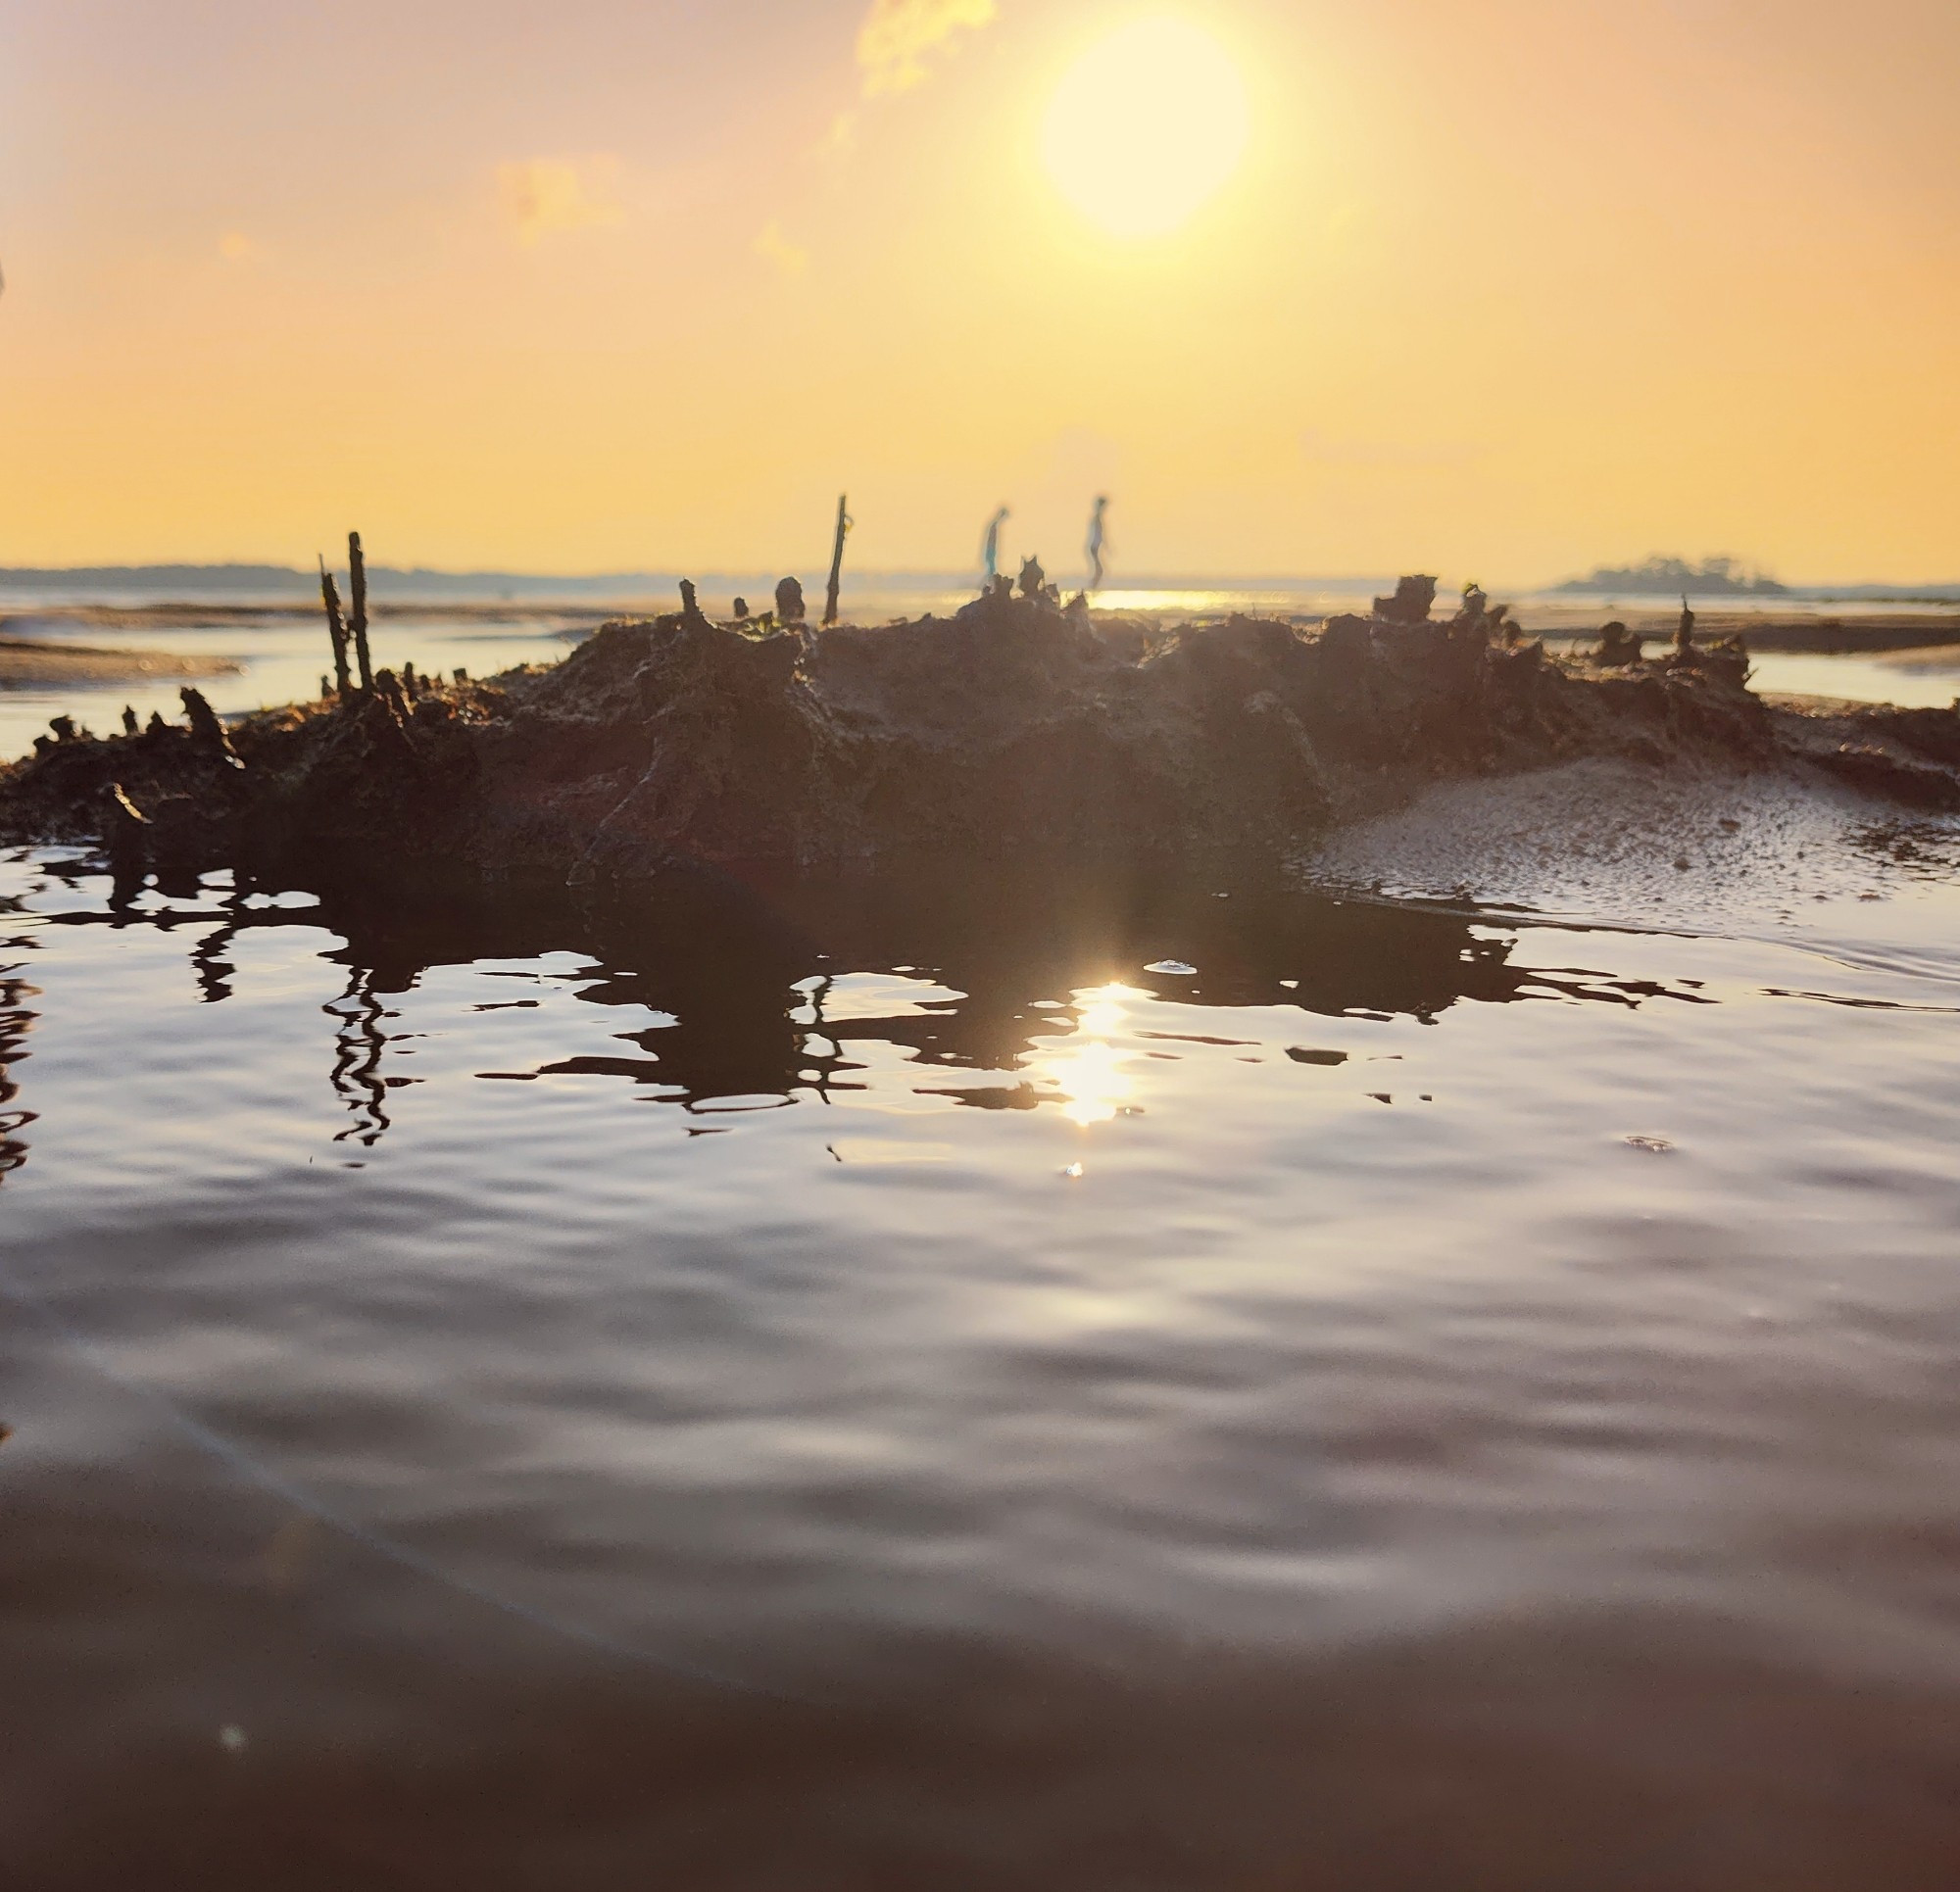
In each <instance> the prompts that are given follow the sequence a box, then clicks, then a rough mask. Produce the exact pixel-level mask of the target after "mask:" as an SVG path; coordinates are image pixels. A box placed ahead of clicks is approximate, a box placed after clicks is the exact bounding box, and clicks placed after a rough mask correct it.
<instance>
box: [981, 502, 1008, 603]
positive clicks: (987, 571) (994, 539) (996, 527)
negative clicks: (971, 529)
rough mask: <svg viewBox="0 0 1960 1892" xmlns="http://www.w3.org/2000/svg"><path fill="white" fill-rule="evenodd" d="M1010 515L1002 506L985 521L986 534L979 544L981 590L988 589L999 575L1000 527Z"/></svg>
mask: <svg viewBox="0 0 1960 1892" xmlns="http://www.w3.org/2000/svg"><path fill="white" fill-rule="evenodd" d="M1011 516H1012V515H1011V514H1010V513H1009V512H1008V510H1007V509H1006V508H1005V506H1004V507H1002V508H1001V509H1000V510H999V511H998V512H996V513H995V514H994V516H993V517H992V518H991V519H989V520H988V521H987V536H986V538H985V539H984V540H983V541H982V542H981V546H980V575H981V585H980V589H981V590H982V591H987V590H990V589H991V588H992V586H993V583H994V580H995V579H996V578H998V577H999V576H1000V575H1001V528H1002V527H1003V526H1004V525H1005V524H1006V523H1007V520H1008V519H1009V518H1010V517H1011Z"/></svg>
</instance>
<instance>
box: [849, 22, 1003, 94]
mask: <svg viewBox="0 0 1960 1892" xmlns="http://www.w3.org/2000/svg"><path fill="white" fill-rule="evenodd" d="M999 11H1000V9H999V8H998V7H997V6H996V5H995V0H871V11H870V12H869V13H868V14H867V15H866V16H865V18H864V24H863V25H862V26H860V27H859V28H858V67H859V69H860V70H861V71H862V73H863V74H864V96H865V97H866V98H876V97H878V96H879V95H880V94H881V93H885V92H909V91H910V90H911V88H912V87H913V86H915V85H922V84H924V83H925V80H926V78H927V77H928V76H929V74H930V73H931V70H932V69H931V67H930V66H929V65H928V64H927V61H928V60H929V59H930V58H931V57H932V56H933V55H934V54H936V53H938V52H939V51H940V50H941V49H942V48H943V47H944V46H945V45H946V44H947V42H948V41H949V40H951V39H952V38H953V37H954V35H955V34H956V33H959V32H977V31H978V30H979V29H980V28H981V27H982V26H987V25H991V24H993V22H994V20H995V19H996V18H997V17H998V15H999Z"/></svg>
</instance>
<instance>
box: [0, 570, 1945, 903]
mask: <svg viewBox="0 0 1960 1892" xmlns="http://www.w3.org/2000/svg"><path fill="white" fill-rule="evenodd" d="M1415 602H1420V601H1415ZM1746 670H1747V664H1746V658H1745V657H1743V656H1742V655H1740V653H1738V652H1730V651H1713V652H1708V653H1706V654H1695V653H1691V652H1688V653H1683V654H1681V655H1676V656H1674V657H1671V658H1669V659H1668V660H1666V661H1665V662H1661V663H1652V664H1648V663H1642V662H1640V661H1638V660H1636V661H1633V662H1626V661H1615V662H1614V663H1612V664H1611V665H1607V666H1602V665H1600V664H1597V663H1593V662H1590V661H1587V660H1583V659H1566V660H1554V659H1551V658H1548V657H1547V656H1546V655H1545V654H1544V651H1543V649H1542V648H1541V647H1540V646H1539V645H1537V644H1530V643H1524V642H1522V641H1520V640H1519V639H1518V638H1517V634H1516V633H1515V631H1514V630H1513V629H1512V628H1511V627H1510V626H1508V625H1507V624H1504V623H1503V622H1502V619H1501V613H1498V614H1495V615H1486V614H1485V613H1484V612H1483V611H1482V610H1478V611H1476V612H1475V613H1474V614H1473V613H1471V612H1468V611H1466V612H1464V613H1461V614H1459V615H1458V616H1457V617H1456V618H1454V619H1451V620H1448V621H1437V620H1433V619H1431V618H1428V617H1426V616H1424V615H1422V614H1421V613H1420V611H1418V610H1416V609H1414V608H1412V607H1411V604H1410V601H1405V600H1403V599H1402V598H1401V596H1400V594H1398V595H1397V598H1396V599H1392V600H1385V601H1383V606H1382V607H1381V609H1379V610H1378V611H1377V613H1376V614H1375V615H1372V616H1369V617H1345V618H1336V619H1334V620H1332V621H1330V622H1329V623H1327V624H1326V625H1325V626H1324V627H1322V628H1320V629H1319V630H1317V631H1313V632H1306V631H1302V630H1300V629H1299V628H1297V627H1295V626H1293V625H1289V624H1285V623H1279V622H1272V621H1265V620H1257V619H1250V618H1244V617H1235V618H1233V619H1231V620H1230V621H1228V622H1226V623H1223V624H1220V625H1215V626H1210V627H1192V626H1187V627H1184V628H1182V629H1177V630H1169V631H1165V630H1159V629H1157V628H1154V627H1152V626H1150V625H1147V624H1142V623H1137V622H1132V621H1128V620H1124V619H1121V618H1100V617H1096V616H1093V615H1092V614H1091V613H1090V612H1089V611H1088V610H1087V609H1086V608H1085V607H1083V606H1081V604H1080V601H1078V603H1077V605H1076V606H1071V607H1069V608H1063V607H1062V606H1061V605H1060V604H1059V602H1058V601H1057V600H1056V599H1055V597H1054V594H1053V592H1050V591H1035V592H1033V593H1032V594H1031V595H1023V596H1013V595H1011V594H1010V593H1009V592H1008V591H1007V590H1006V589H1005V587H1002V588H998V589H997V590H996V591H994V592H992V593H990V594H989V595H987V596H985V597H983V598H982V599H980V600H979V601H977V602H976V603H975V604H973V605H971V606H967V607H966V608H965V609H964V610H962V611H960V612H958V613H957V614H956V615H955V616H953V617H951V618H934V617H927V618H924V619H921V620H918V621H916V622H911V623H903V624H895V625H891V626H888V627H885V628H882V629H857V628H844V629H836V630H830V631H825V632H821V633H812V632H809V631H807V630H804V629H801V628H794V629H788V630H779V631H778V630H767V631H760V632H759V631H758V630H757V629H756V628H755V627H753V626H720V625H716V624H713V623H711V622H710V621H709V620H708V619H707V618H706V617H705V616H703V615H702V614H701V613H700V612H699V611H698V610H695V609H692V608H691V609H689V610H687V611H683V612H680V613H677V614H675V615H673V616H669V617H663V618H659V619H656V620H653V621H651V622H642V623H615V624H609V625H607V626H605V627H604V628H603V629H601V630H600V631H599V632H598V633H597V634H596V635H595V636H594V637H593V638H592V639H591V640H590V641H589V642H588V643H586V644H585V645H583V646H582V647H581V648H580V649H578V650H577V651H575V652H574V653H573V654H572V655H570V656H569V657H567V658H566V659H565V661H564V663H562V664H560V665H558V666H556V667H555V668H553V669H551V670H548V671H542V672H514V673H512V674H511V675H509V676H507V677H503V678H499V679H497V680H496V681H495V682H494V683H492V684H490V685H455V686H451V685H430V684H427V683H417V681H416V680H415V679H414V678H413V677H404V678H403V679H401V680H399V681H398V680H397V679H395V678H393V677H391V676H390V675H388V674H387V673H386V672H383V673H382V674H381V675H380V676H379V677H378V678H377V679H376V684H375V688H374V689H373V691H372V692H370V693H363V694H354V695H351V696H350V698H349V699H348V701H346V702H344V703H336V702H332V701H329V702H326V703H318V704H314V705H310V706H307V707H304V708H296V709H292V710H287V711H282V712H278V713H276V714H268V715H262V716H257V717H252V718H247V719H246V720H245V721H243V722H242V723H240V724H239V725H237V726H236V727H234V728H233V729H232V730H230V731H229V732H226V731H223V730H221V729H220V728H219V727H218V725H217V722H216V719H215V718H212V717H211V716H210V713H209V711H208V710H206V709H204V708H203V705H202V701H201V699H197V698H196V694H195V692H187V693H186V701H187V703H190V705H191V707H192V709H193V712H194V713H193V719H192V720H193V725H194V726H193V727H192V728H191V729H181V728H166V727H164V726H163V725H161V724H153V726H152V727H151V729H150V730H148V731H147V732H143V733H138V734H133V735H126V736H122V737H116V738H112V739H108V740H96V739H93V738H87V737H81V736H77V735H74V734H73V733H65V734H64V733H60V732H58V737H57V738H53V739H51V738H43V739H42V740H41V742H40V744H39V745H38V746H37V752H36V754H35V755H34V756H32V757H30V758H28V759H27V760H26V761H25V762H24V763H20V764H16V765H14V766H13V767H12V768H11V769H9V770H7V771H6V772H5V773H4V775H0V828H4V830H5V832H6V833H8V834H10V835H12V836H14V837H15V838H17V839H23V840H25V839H33V840H48V839H60V840H86V841H100V842H101V843H103V844H104V845H105V846H106V847H108V848H109V849H111V851H112V852H114V853H116V854H117V855H118V856H119V857H120V858H123V859H124V860H128V861H133V862H142V861H146V860H157V861H162V860H164V859H165V858H166V857H168V858H170V859H172V860H175V861H181V862H185V863H189V864H199V865H211V864H216V863H218V862H219V861H221V860H229V861H232V862H235V863H243V864H249V863H250V862H251V861H252V860H254V859H271V858H279V859H287V860H289V859H291V858H293V857H295V856H298V857H304V856H305V855H306V854H307V853H309V852H310V851H312V852H320V851H324V852H334V853H341V852H345V851H348V850H353V851H356V852H364V853H367V854H368V855H371V856H374V857H387V858H390V859H402V858H407V859H414V858H416V857H418V856H422V855H427V856H432V857H440V858H442V859H444V860H445V861H462V862H467V863H470V864H473V865H474V866H476V867H478V868H481V869H484V870H487V871H497V870H501V869H518V868H523V869H532V868H538V867H545V868H550V869H552V870H554V871H559V872H563V873H564V874H565V875H566V876H567V877H568V878H572V879H581V878H593V877H616V876H635V875H639V874H643V873H647V872H651V871H653V870H655V869H657V868H658V867H660V866H662V864H665V863H667V862H669V861H671V860H673V859H675V858H685V859H692V860H696V861H701V862H708V863H714V864H721V865H732V864H737V863H743V862H759V863H760V862H797V863H801V864H805V865H809V864H815V863H822V862H825V861H843V860H848V859H859V858H864V857H869V856H886V857H890V856H902V855H905V854H907V853H912V854H924V853H930V854H933V855H947V854H954V855H961V854H973V855H982V854H994V853H999V852H1004V851H1011V852H1015V853H1022V854H1025V853H1027V852H1028V851H1030V850H1034V849H1056V850H1068V851H1071V852H1089V853H1100V854H1109V853H1123V854H1130V855H1148V854H1152V853H1164V854H1173V853H1174V854H1179V855H1186V856H1188V855H1191V854H1194V853H1202V852H1209V851H1233V852H1242V851H1245V850H1248V849H1250V850H1254V851H1257V852H1262V853H1265V854H1267V855H1269V856H1271V857H1273V858H1275V859H1281V858H1285V857H1286V856H1288V855H1289V854H1290V853H1292V852H1295V851H1297V850H1298V849H1299V846H1300V845H1301V844H1302V843H1303V842H1305V841H1307V840H1308V839H1310V838H1311V837H1313V836H1315V835H1317V834H1320V833H1323V832H1325V831H1326V830H1327V829H1329V828H1330V827H1332V826H1333V825H1335V824H1337V823H1340V822H1342V821H1346V820H1349V819H1352V818H1354V817H1356V816H1359V815H1364V814H1368V813H1371V812H1375V811H1379V810H1381V809H1384V808H1387V807H1392V806H1396V805H1399V804H1400V803H1402V802H1404V801H1406V800H1408V799H1409V798H1410V797H1411V796H1412V795H1413V794H1414V793H1416V792H1417V791H1418V790H1420V789H1421V788H1422V787H1423V786H1425V785H1426V784H1429V783H1432V782H1435V781H1438V780H1446V779H1451V778H1463V777H1477V776H1491V775H1499V774H1509V773H1516V772H1519V771H1523V770H1528V769H1535V768H1542V767H1545V766H1548V765H1553V764H1557V763H1560V762H1566V761H1571V760H1575V759H1578V758H1582V757H1587V756H1605V757H1618V758H1623V759H1626V760H1629V761H1634V762H1639V763H1642V764H1645V765H1647V766H1648V767H1652V768H1666V767H1670V766H1673V765H1677V764H1681V763H1684V762H1688V763H1696V764H1700V763H1707V762H1720V763H1722V764H1723V765H1724V766H1728V767H1732V768H1733V767H1737V766H1741V767H1745V768H1789V767H1791V766H1797V767H1801V768H1805V769H1811V770H1820V769H1821V770H1824V771H1826V772H1828V773H1831V774H1833V775H1835V776H1836V777H1838V779H1839V780H1840V781H1845V782H1851V783H1853V784H1854V785H1855V786H1857V787H1859V788H1861V789H1863V790H1866V791H1872V792H1879V793H1884V794H1887V795H1893V796H1902V797H1905V798H1906V799H1909V800H1916V801H1917V803H1918V804H1919V805H1922V806H1936V805H1945V803H1943V802H1942V801H1941V800H1940V798H1941V797H1942V796H1947V795H1950V796H1952V798H1953V801H1954V804H1956V805H1960V719H1956V718H1955V717H1954V716H1953V715H1951V714H1949V713H1947V712H1928V711H1917V712H1898V711H1890V712H1876V711H1875V712H1866V713H1864V714H1861V715H1854V716H1851V717H1849V718H1846V717H1842V716H1840V717H1838V718H1835V719H1833V718H1829V717H1805V716H1801V715H1796V714H1793V713H1785V712H1772V711H1771V710H1770V709H1769V708H1768V707H1767V706H1766V705H1765V704H1764V703H1762V702H1761V701H1760V700H1759V699H1758V698H1756V697H1755V696H1754V695H1752V694H1751V693H1750V691H1749V690H1748V688H1747V684H1746ZM199 711H201V712H202V713H201V714H198V713H195V712H199ZM119 791H120V794H119Z"/></svg>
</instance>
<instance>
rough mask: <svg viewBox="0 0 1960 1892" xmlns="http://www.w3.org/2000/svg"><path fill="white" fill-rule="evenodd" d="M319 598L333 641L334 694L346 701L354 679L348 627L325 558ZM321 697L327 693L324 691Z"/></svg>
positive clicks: (322, 563) (320, 568)
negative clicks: (349, 669)
mask: <svg viewBox="0 0 1960 1892" xmlns="http://www.w3.org/2000/svg"><path fill="white" fill-rule="evenodd" d="M319 598H320V603H321V604H323V605H324V606H326V631H327V635H328V636H329V637H331V638H332V639H333V685H334V692H335V694H336V695H337V696H339V697H340V698H341V699H342V701H345V700H346V697H347V693H348V690H349V688H350V686H351V684H352V681H353V680H352V678H350V677H349V676H348V674H347V626H346V625H345V624H344V623H343V622H342V621H341V617H340V593H339V591H338V590H337V589H336V588H335V586H334V582H333V573H332V572H330V571H328V570H327V568H326V560H325V559H324V558H322V559H320V561H319ZM320 695H321V696H325V695H326V692H325V691H324V690H322V691H321V692H320Z"/></svg>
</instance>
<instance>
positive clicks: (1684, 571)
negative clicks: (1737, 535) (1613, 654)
mask: <svg viewBox="0 0 1960 1892" xmlns="http://www.w3.org/2000/svg"><path fill="white" fill-rule="evenodd" d="M1555 589H1557V590H1558V591H1561V592H1589V593H1593V592H1600V593H1605V592H1610V593H1615V594H1618V593H1628V594H1631V595H1634V596H1637V597H1652V596H1667V597H1673V596H1675V595H1676V594H1677V593H1679V594H1685V595H1686V596H1688V597H1691V598H1787V597H1789V586H1788V585H1780V584H1778V583H1777V581H1776V580H1775V579H1774V578H1770V577H1767V576H1765V575H1764V574H1763V573H1762V572H1759V571H1744V570H1742V569H1741V568H1740V565H1739V564H1738V563H1737V561H1736V560H1735V559H1734V558H1707V559H1704V560H1703V561H1702V562H1701V563H1700V564H1698V565H1691V564H1690V563H1689V562H1688V560H1687V559H1686V558H1661V557H1659V556H1658V555H1656V556H1655V557H1654V558H1649V559H1648V560H1647V561H1646V562H1645V563H1644V564H1641V565H1601V566H1600V567H1599V569H1598V570H1597V571H1595V572H1593V575H1592V576H1591V577H1589V578H1573V579H1570V580H1568V581H1567V582H1566V583H1565V584H1562V585H1559V586H1557V587H1556V588H1555Z"/></svg>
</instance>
